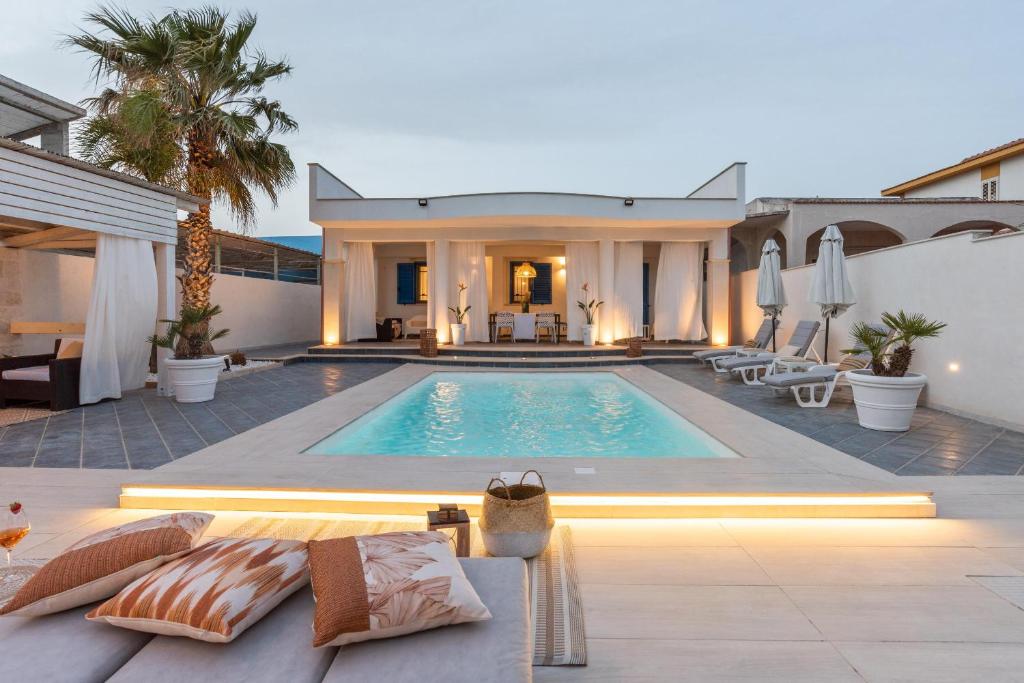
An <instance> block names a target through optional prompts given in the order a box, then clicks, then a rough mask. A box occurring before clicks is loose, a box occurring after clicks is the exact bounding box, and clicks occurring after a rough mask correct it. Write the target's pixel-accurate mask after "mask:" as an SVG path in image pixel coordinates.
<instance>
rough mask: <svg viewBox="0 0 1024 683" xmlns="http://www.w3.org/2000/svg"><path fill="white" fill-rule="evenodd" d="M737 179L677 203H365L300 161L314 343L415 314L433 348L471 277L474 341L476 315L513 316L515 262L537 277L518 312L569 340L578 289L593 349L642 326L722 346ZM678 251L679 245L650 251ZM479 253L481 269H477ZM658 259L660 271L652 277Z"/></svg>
mask: <svg viewBox="0 0 1024 683" xmlns="http://www.w3.org/2000/svg"><path fill="white" fill-rule="evenodd" d="M744 168H745V165H744V164H741V163H737V164H733V165H731V166H729V167H728V168H727V169H725V170H724V171H722V172H721V173H719V174H718V175H716V176H715V177H714V178H712V179H711V180H709V181H708V182H707V183H705V184H704V185H702V186H701V187H700V188H698V189H697V190H695V191H693V192H691V193H690V194H689V195H687V196H686V197H678V198H677V197H672V198H667V197H612V196H603V195H584V194H563V193H551V192H504V193H492V194H469V195H455V196H442V197H409V198H403V199H391V198H388V199H383V198H382V199H370V198H365V197H363V196H362V195H360V194H359V193H358V192H356V191H355V190H353V189H352V188H351V187H350V186H348V185H346V184H345V183H344V182H342V181H341V180H339V179H338V178H336V177H335V176H333V175H332V174H331V173H330V172H328V171H327V170H326V169H324V168H323V167H321V166H320V165H318V164H310V178H309V182H310V204H309V219H310V220H311V221H313V222H314V223H317V224H319V225H321V226H322V227H323V230H324V255H323V256H324V260H323V263H324V266H323V269H324V270H323V283H324V285H323V287H324V288H323V300H324V308H323V340H324V342H325V343H337V342H339V341H346V340H353V339H359V338H363V337H366V336H372V330H373V325H374V318H376V319H378V320H379V319H381V318H402V319H408V318H409V317H416V316H419V317H423V318H425V319H426V320H427V321H428V323H427V324H428V325H429V326H430V327H436V328H437V333H438V338H439V339H440V340H441V341H446V340H447V339H448V335H449V330H448V324H447V323H448V322H449V320H450V318H449V310H448V307H449V306H455V305H457V299H456V297H457V293H456V292H457V289H456V284H457V282H458V281H460V280H462V279H463V278H468V277H470V276H472V277H473V278H474V279H473V282H474V283H475V284H474V286H473V287H472V288H471V290H470V291H469V292H468V293H467V294H466V295H465V296H469V297H473V298H472V299H470V302H476V303H475V304H474V303H471V305H473V311H472V312H471V314H470V319H471V325H474V326H475V329H473V330H471V331H470V333H469V334H470V335H471V336H469V337H467V339H470V340H486V339H487V332H486V320H487V317H486V315H487V314H488V313H490V314H496V313H499V312H515V311H518V310H519V309H520V306H521V303H520V299H521V298H523V296H525V294H523V292H521V291H520V287H521V283H520V282H519V278H520V277H521V275H520V270H519V266H520V264H521V263H522V262H525V261H528V262H530V263H531V264H533V265H534V268H535V270H536V278H535V280H534V283H533V285H532V286H531V288H530V289H529V290H525V291H527V292H529V296H532V301H533V305H532V308H531V312H545V313H557V314H559V315H560V316H561V320H562V321H564V322H566V323H567V328H566V332H567V334H568V337H569V339H579V333H580V326H581V324H582V312H581V311H580V310H579V309H578V307H577V306H576V301H577V300H578V299H581V298H583V294H582V292H581V291H580V290H579V289H578V287H579V286H581V284H582V283H583V282H587V283H588V284H589V286H590V288H591V289H590V291H591V296H593V297H596V298H598V299H601V300H603V301H604V302H605V306H604V307H603V308H602V310H601V312H600V315H599V320H598V324H599V330H598V337H597V338H598V339H599V340H601V341H604V342H610V341H612V340H614V339H621V338H624V337H628V336H634V335H640V334H641V333H642V331H643V327H644V324H645V323H646V324H647V325H648V326H650V329H651V330H652V331H653V332H654V335H655V336H656V337H660V338H678V339H695V340H696V339H704V338H707V339H709V340H711V341H713V342H714V343H725V342H726V341H727V340H728V339H729V327H728V326H729V231H730V228H731V227H732V226H733V225H735V224H736V223H738V222H739V221H741V220H743V217H744ZM678 243H683V244H685V245H686V246H674V247H673V248H672V249H665V248H663V246H664V245H665V244H676V245H677V244H678ZM370 245H372V254H371V252H370V250H369V246H370ZM467 254H469V255H467ZM474 254H475V256H474ZM480 254H483V260H484V261H485V264H481V263H476V259H477V258H479V255H480ZM357 256H358V258H357ZM663 259H670V260H668V261H667V262H668V263H671V264H673V267H671V268H665V269H664V272H662V273H660V275H659V273H658V264H659V263H660V262H662V261H663ZM470 261H473V262H472V263H470ZM676 264H679V265H676ZM485 271H486V272H485ZM346 283H347V285H346ZM435 283H437V284H436V285H435ZM664 283H667V284H664ZM659 284H664V287H665V289H664V290H663V291H662V296H661V297H660V298H659V297H658V294H657V291H658V287H659ZM672 297H678V300H676V301H673V298H672ZM368 299H372V300H368ZM459 303H461V304H463V305H464V304H465V303H467V302H459ZM680 311H682V313H680ZM479 315H483V316H484V317H483V321H484V323H483V325H484V327H485V329H483V330H482V329H481V323H480V322H479V319H478V318H477V319H476V320H477V322H472V321H473V320H474V316H479ZM659 316H662V317H661V324H660V327H659V323H658V318H659ZM670 317H672V318H673V320H672V324H671V327H670V326H669V318H670ZM684 317H685V318H688V320H687V321H686V324H687V325H689V324H691V323H692V324H693V326H692V327H687V329H690V330H693V332H692V334H687V336H676V333H672V332H666V331H665V330H667V329H672V330H676V329H679V330H681V329H683V327H684V325H683V324H682V323H680V322H679V319H681V318H684ZM355 318H358V319H357V320H356V319H355ZM702 319H703V320H702ZM701 322H703V329H702V330H701V331H700V332H698V331H697V330H698V329H699V328H701V327H702V326H701ZM677 323H679V325H677ZM659 329H660V330H661V332H659V331H658V330H659ZM678 334H684V333H683V332H679V333H678Z"/></svg>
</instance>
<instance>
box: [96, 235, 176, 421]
mask: <svg viewBox="0 0 1024 683" xmlns="http://www.w3.org/2000/svg"><path fill="white" fill-rule="evenodd" d="M156 307H157V285H156V262H155V261H154V259H153V244H152V243H151V242H150V241H149V240H139V239H134V238H132V237H119V236H117V235H105V234H102V233H101V234H98V235H97V236H96V262H95V264H94V270H93V274H92V292H91V296H90V299H89V312H88V313H87V314H86V316H85V344H84V346H83V348H82V374H81V380H80V382H79V390H78V393H79V400H80V401H81V402H82V403H96V402H97V401H100V400H102V399H104V398H121V392H122V391H127V390H129V389H138V388H140V387H142V386H143V385H144V384H145V383H146V372H147V370H148V366H149V344H147V343H146V338H147V337H149V336H150V335H151V334H153V325H154V322H155V321H156Z"/></svg>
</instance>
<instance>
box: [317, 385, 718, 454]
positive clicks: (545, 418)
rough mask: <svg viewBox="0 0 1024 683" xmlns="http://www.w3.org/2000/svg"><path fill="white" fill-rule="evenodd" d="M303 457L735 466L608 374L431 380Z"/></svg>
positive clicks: (693, 430) (712, 443)
mask: <svg viewBox="0 0 1024 683" xmlns="http://www.w3.org/2000/svg"><path fill="white" fill-rule="evenodd" d="M306 452H307V453H312V454H314V455H418V456H433V457H444V456H468V457H494V456H499V457H526V458H531V457H592V458H613V457H614V458H669V457H676V458H730V457H738V456H737V455H736V453H734V452H733V451H731V450H729V449H728V448H727V447H726V446H724V445H723V444H722V443H720V442H718V441H716V440H715V439H714V438H712V437H711V436H710V435H708V434H707V433H705V432H704V431H702V430H701V429H699V428H698V427H696V426H695V425H694V424H693V423H691V422H689V421H687V420H685V419H684V418H683V417H681V416H680V415H679V414H678V413H676V412H674V411H672V410H670V409H669V408H668V407H666V406H665V405H664V404H662V403H661V402H659V401H657V400H655V399H654V398H652V397H651V396H649V395H648V394H647V393H645V392H643V391H641V390H640V389H638V388H636V387H635V386H633V385H632V384H630V383H629V382H627V381H626V380H624V379H622V378H621V377H619V376H618V375H616V374H615V373H612V372H437V373H434V374H432V375H430V376H429V377H426V378H425V379H423V380H421V381H420V382H418V383H416V384H414V385H413V386H411V387H409V388H408V389H406V390H405V391H403V392H402V393H400V394H398V395H397V396H395V397H394V398H392V399H390V400H389V401H386V402H385V403H383V404H381V405H380V406H378V407H376V408H374V409H373V410H371V411H369V412H368V413H366V414H365V415H363V416H362V417H360V418H358V419H356V420H354V421H353V422H351V423H350V424H348V425H346V426H344V427H342V428H341V429H339V430H338V431H337V432H335V433H333V434H331V435H330V436H328V437H327V438H326V439H324V440H322V441H320V442H319V443H317V444H315V445H314V446H312V447H311V448H309V449H308V450H307V451H306Z"/></svg>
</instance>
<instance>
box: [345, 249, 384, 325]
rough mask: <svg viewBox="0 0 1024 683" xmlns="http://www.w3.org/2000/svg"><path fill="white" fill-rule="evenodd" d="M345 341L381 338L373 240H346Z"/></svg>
mask: <svg viewBox="0 0 1024 683" xmlns="http://www.w3.org/2000/svg"><path fill="white" fill-rule="evenodd" d="M345 246H346V247H348V259H347V260H346V261H345V303H344V305H345V308H344V312H345V340H346V341H355V340H356V339H376V338H377V272H376V271H377V269H376V267H375V266H374V261H373V242H346V243H345Z"/></svg>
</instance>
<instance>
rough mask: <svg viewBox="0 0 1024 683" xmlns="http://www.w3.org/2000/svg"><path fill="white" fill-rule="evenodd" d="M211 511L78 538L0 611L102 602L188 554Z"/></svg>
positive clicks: (35, 612) (34, 611)
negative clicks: (171, 561)
mask: <svg viewBox="0 0 1024 683" xmlns="http://www.w3.org/2000/svg"><path fill="white" fill-rule="evenodd" d="M211 521H213V515H209V514H206V513H203V512H175V513H172V514H169V515H159V516H157V517H149V518H147V519H140V520H138V521H135V522H129V523H128V524H122V525H121V526H116V527H112V528H110V529H105V530H103V531H100V532H98V533H95V534H93V535H91V536H87V537H86V538H83V539H82V540H81V541H79V542H78V543H75V544H74V545H72V546H71V547H70V548H68V549H67V550H65V551H64V552H62V553H61V554H60V555H58V556H57V557H55V558H53V559H52V560H50V561H49V562H47V563H46V564H45V565H43V566H42V567H41V568H40V569H39V571H38V572H36V574H35V575H34V576H33V577H32V578H31V579H29V580H28V581H27V582H25V585H24V586H22V587H21V589H20V590H19V591H18V592H17V593H16V594H15V596H14V597H13V598H11V600H10V602H8V603H7V604H6V605H5V606H4V607H3V608H0V615H7V614H14V615H18V616H26V617H29V616H39V615H42V614H52V613H54V612H60V611H63V610H66V609H71V608H72V607H78V606H80V605H88V604H89V603H93V602H96V601H97V600H103V599H105V598H109V597H110V596H111V595H114V594H115V593H117V592H118V591H119V590H121V589H122V588H124V587H125V586H127V585H128V584H130V583H131V582H132V581H135V580H136V579H138V578H139V577H140V576H145V575H146V574H148V573H149V572H151V571H153V570H154V569H156V568H157V567H159V566H160V565H162V564H164V563H166V562H168V561H170V560H173V559H174V558H177V557H181V556H182V555H184V554H185V553H187V552H189V551H190V550H191V549H192V548H193V547H194V546H195V544H196V542H197V541H198V540H199V538H200V537H201V536H202V535H203V532H204V531H206V528H207V527H208V526H210V522H211Z"/></svg>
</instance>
